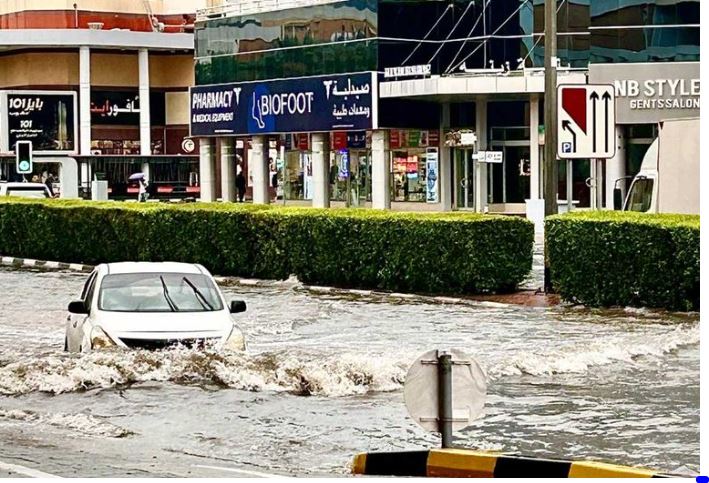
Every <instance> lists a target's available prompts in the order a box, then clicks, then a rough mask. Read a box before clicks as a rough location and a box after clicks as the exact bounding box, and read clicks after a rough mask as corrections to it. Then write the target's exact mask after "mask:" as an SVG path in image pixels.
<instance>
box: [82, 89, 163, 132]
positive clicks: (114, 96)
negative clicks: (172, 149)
mask: <svg viewBox="0 0 709 483" xmlns="http://www.w3.org/2000/svg"><path fill="white" fill-rule="evenodd" d="M89 110H90V111H91V123H92V124H114V125H128V126H137V125H138V124H140V111H141V106H140V96H139V95H138V91H99V90H92V91H91V106H90V108H89ZM150 124H151V125H154V126H161V125H163V124H165V97H164V94H163V93H159V92H151V93H150Z"/></svg>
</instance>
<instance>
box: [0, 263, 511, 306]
mask: <svg viewBox="0 0 709 483" xmlns="http://www.w3.org/2000/svg"><path fill="white" fill-rule="evenodd" d="M0 265H5V266H13V267H17V268H41V269H44V270H69V271H73V272H82V273H88V272H91V271H92V270H93V269H94V266H93V265H85V264H79V263H65V262H52V261H46V260H34V259H32V258H17V257H1V258H0ZM214 280H216V282H217V283H218V284H219V285H241V286H244V287H264V288H268V287H279V286H281V287H282V286H283V281H278V280H261V279H253V278H239V277H222V276H215V277H214ZM297 289H298V290H306V291H309V292H315V293H325V294H332V295H349V296H354V297H376V298H380V299H384V300H391V301H396V302H402V301H407V302H422V303H438V304H450V305H467V306H472V307H487V308H507V307H510V304H505V303H500V302H491V301H487V300H471V299H467V298H462V297H445V296H432V295H418V294H410V293H397V292H380V291H376V290H363V289H354V288H351V289H347V288H337V287H321V286H318V285H300V286H297Z"/></svg>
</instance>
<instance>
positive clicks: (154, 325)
mask: <svg viewBox="0 0 709 483" xmlns="http://www.w3.org/2000/svg"><path fill="white" fill-rule="evenodd" d="M93 325H97V326H100V327H101V328H102V329H103V330H104V331H105V332H106V333H107V334H108V335H109V336H110V337H112V338H115V337H117V338H125V337H128V338H132V339H152V340H156V339H184V338H215V337H228V336H229V334H230V333H231V330H232V328H233V325H234V324H233V321H232V319H231V316H230V315H229V313H228V312H226V311H214V312H105V311H101V312H99V313H98V316H97V317H96V318H95V319H94V320H93Z"/></svg>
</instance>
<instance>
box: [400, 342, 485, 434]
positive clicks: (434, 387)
mask: <svg viewBox="0 0 709 483" xmlns="http://www.w3.org/2000/svg"><path fill="white" fill-rule="evenodd" d="M486 391H487V383H486V381H485V373H484V372H483V371H482V369H481V368H480V366H479V365H478V363H477V362H476V361H475V360H474V359H472V358H471V357H468V356H467V355H466V354H464V353H462V352H461V351H458V350H450V351H436V350H432V351H428V352H426V353H425V354H422V355H421V356H420V357H419V358H418V359H417V360H416V362H414V363H413V364H412V366H411V368H410V369H409V372H408V373H407V374H406V382H405V383H404V400H405V402H406V408H407V409H408V411H409V415H410V416H411V417H412V418H413V419H414V421H416V423H418V424H419V425H420V426H421V427H422V428H424V429H425V430H427V431H433V432H438V433H440V434H441V446H442V447H443V448H450V447H451V446H452V445H453V431H459V430H461V429H464V428H466V427H468V426H470V424H471V423H472V421H473V420H475V419H477V418H478V417H480V416H481V415H482V413H483V409H484V407H485V393H486Z"/></svg>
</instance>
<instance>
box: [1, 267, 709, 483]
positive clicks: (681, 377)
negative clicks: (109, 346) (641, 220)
mask: <svg viewBox="0 0 709 483" xmlns="http://www.w3.org/2000/svg"><path fill="white" fill-rule="evenodd" d="M85 278H86V275H83V274H76V273H61V272H40V271H28V270H22V271H17V270H12V269H0V287H2V298H3V304H2V307H3V310H2V312H0V347H1V348H0V461H2V462H5V463H11V464H19V465H23V466H26V467H30V468H35V469H38V470H41V471H44V472H48V473H51V474H57V475H60V476H239V474H234V473H226V472H223V470H220V469H218V468H221V467H228V468H239V469H241V470H242V471H243V472H252V473H253V474H257V473H259V472H262V473H269V474H280V475H317V476H319V475H327V474H335V475H346V474H347V473H348V465H349V463H350V461H351V459H352V456H353V455H354V454H355V453H358V452H362V451H386V450H398V449H420V448H424V447H428V446H432V445H435V444H436V443H437V441H438V439H437V438H436V437H435V435H432V434H428V433H426V432H425V431H424V430H422V429H420V428H419V427H418V426H417V425H416V424H415V423H414V422H413V421H412V420H410V419H409V418H408V416H407V412H406V408H405V406H404V401H403V386H402V384H403V381H404V376H405V374H406V370H407V369H408V366H409V364H410V363H411V362H412V361H413V360H414V359H415V358H416V357H417V356H418V355H419V354H421V353H423V352H425V351H426V350H429V349H434V348H458V349H461V350H463V351H464V352H466V353H468V354H469V355H471V356H473V357H475V358H476V359H477V360H478V361H479V363H480V365H481V366H482V367H483V369H484V370H485V372H486V374H487V378H488V397H487V404H486V410H485V415H484V417H482V418H481V419H480V420H479V421H477V422H476V424H475V425H474V426H472V427H471V428H469V429H467V430H464V431H461V432H459V433H456V439H455V443H456V444H459V445H464V446H469V447H474V448H485V449H500V450H505V451H512V452H519V453H522V454H527V455H537V456H544V457H561V458H590V459H600V460H604V461H610V462H615V463H621V464H631V465H641V466H647V467H651V468H657V469H661V470H664V471H668V472H678V473H684V474H692V473H694V474H696V473H697V471H698V469H699V323H698V315H696V314H689V315H686V314H670V313H666V312H656V311H649V310H637V309H633V310H630V309H625V310H624V309H618V310H588V309H583V308H574V307H563V306H562V307H554V308H529V307H519V306H504V305H499V306H498V305H494V304H492V305H493V306H490V305H484V304H483V305H480V306H474V305H473V306H470V305H456V304H439V303H420V302H400V303H397V302H395V301H392V300H388V299H384V298H377V297H371V298H366V297H360V298H354V297H351V296H338V295H334V294H329V295H328V294H316V293H311V292H308V291H307V290H304V289H303V287H302V286H301V285H300V284H298V283H297V281H287V282H282V283H278V284H273V285H271V286H268V287H250V288H244V287H236V286H228V287H223V288H222V289H223V290H224V291H225V293H226V295H227V298H241V299H244V300H245V301H246V303H247V306H248V311H247V312H246V313H245V314H239V316H238V321H239V324H240V325H241V327H242V329H243V331H244V332H245V334H246V337H247V345H248V350H247V352H246V353H244V354H236V353H210V352H206V353H205V352H197V351H191V350H170V351H164V352H146V351H136V352H123V351H108V352H97V353H92V354H88V355H69V354H66V353H64V352H63V351H62V348H63V342H64V323H65V319H66V311H65V308H66V306H67V303H68V302H69V301H70V300H72V299H73V298H75V297H76V296H77V295H78V294H79V292H80V290H81V286H82V285H83V283H84V280H85ZM241 475H242V476H244V475H248V473H241Z"/></svg>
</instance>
